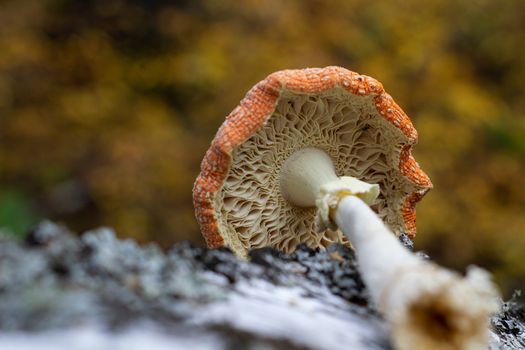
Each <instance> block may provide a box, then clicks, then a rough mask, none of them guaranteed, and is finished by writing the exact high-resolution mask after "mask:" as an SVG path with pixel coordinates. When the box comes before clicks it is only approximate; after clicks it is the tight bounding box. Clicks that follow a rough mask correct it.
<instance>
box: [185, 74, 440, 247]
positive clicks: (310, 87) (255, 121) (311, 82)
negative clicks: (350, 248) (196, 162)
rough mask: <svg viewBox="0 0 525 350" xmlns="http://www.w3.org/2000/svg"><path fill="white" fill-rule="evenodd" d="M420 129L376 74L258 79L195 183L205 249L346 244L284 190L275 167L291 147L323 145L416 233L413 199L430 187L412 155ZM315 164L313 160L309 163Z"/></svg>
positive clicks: (341, 170)
mask: <svg viewBox="0 0 525 350" xmlns="http://www.w3.org/2000/svg"><path fill="white" fill-rule="evenodd" d="M416 142H417V131H416V129H415V128H414V126H413V125H412V122H411V121H410V119H409V118H408V116H407V115H406V114H405V113H404V112H403V110H401V108H400V107H399V106H398V105H397V104H396V103H395V102H394V100H393V99H392V97H391V96H390V95H389V94H387V93H386V92H385V91H384V89H383V86H382V85H381V83H380V82H378V81H377V80H375V79H373V78H370V77H367V76H365V75H360V74H358V73H355V72H352V71H349V70H347V69H344V68H341V67H325V68H307V69H298V70H283V71H278V72H275V73H273V74H270V75H269V76H268V77H267V78H266V79H264V80H262V81H261V82H259V83H258V84H256V85H255V86H254V87H253V88H252V89H251V90H250V91H249V92H248V93H247V94H246V96H245V97H244V99H243V100H242V101H241V102H240V104H239V105H238V106H237V107H236V108H235V109H234V110H233V111H232V112H231V113H230V114H229V115H228V116H227V117H226V120H225V121H224V123H223V124H222V126H221V127H220V129H219V130H218V132H217V134H216V136H215V138H214V139H213V141H212V143H211V147H210V148H209V150H208V151H207V152H206V155H205V157H204V159H203V161H202V164H201V172H200V174H199V176H198V177H197V180H196V182H195V185H194V189H193V201H194V206H195V214H196V217H197V220H198V222H199V224H200V227H201V230H202V234H203V235H204V237H205V239H206V242H207V244H208V246H210V247H219V246H223V245H226V246H229V247H230V248H232V249H233V250H234V251H235V252H236V253H237V254H238V255H240V256H245V255H246V253H247V251H248V250H249V249H251V248H257V247H263V246H272V247H274V248H278V249H281V250H282V251H285V252H290V251H293V250H294V249H295V247H296V245H297V244H299V243H306V244H307V245H308V246H310V247H313V248H316V247H323V246H327V245H328V244H330V243H332V242H340V243H345V244H348V242H346V241H345V238H344V236H343V235H342V234H341V233H340V232H339V231H335V232H334V231H331V230H329V229H327V230H326V231H324V232H321V233H319V232H316V231H317V230H316V227H315V214H316V208H300V207H297V206H294V205H292V204H290V203H289V202H287V201H286V200H285V199H284V198H283V196H282V195H281V193H280V191H279V172H280V168H281V166H282V164H283V163H284V161H285V160H286V159H287V158H288V157H289V156H290V155H291V154H293V153H294V152H295V151H298V150H300V149H303V148H307V147H314V148H319V149H322V150H324V151H325V152H326V153H327V154H328V155H329V156H330V157H331V158H332V161H333V163H334V167H335V170H336V173H337V176H353V177H356V178H358V179H360V180H362V181H366V182H368V183H377V184H379V186H380V189H381V192H380V194H379V196H378V198H377V199H376V202H375V203H374V204H373V205H372V208H373V209H374V210H375V211H376V212H377V213H378V215H379V217H381V219H383V221H384V222H385V223H386V224H387V225H388V226H389V227H390V229H391V230H392V231H393V232H394V233H395V234H397V235H399V234H400V233H401V232H406V233H407V234H408V235H409V236H410V237H412V238H413V237H414V236H415V234H416V214H415V205H416V203H417V202H418V201H419V200H421V198H422V197H423V196H424V195H425V193H426V192H427V191H428V190H429V189H430V188H432V183H431V181H430V179H429V178H428V176H427V175H426V174H425V173H424V172H423V171H422V170H421V169H420V168H419V165H418V163H417V162H416V161H415V159H414V158H413V157H412V154H411V149H412V146H413V145H414V144H416ZM313 166H315V164H314V165H313Z"/></svg>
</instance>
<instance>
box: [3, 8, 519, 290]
mask: <svg viewBox="0 0 525 350" xmlns="http://www.w3.org/2000/svg"><path fill="white" fill-rule="evenodd" d="M0 23H2V25H1V26H0V226H4V227H7V228H10V229H12V230H13V231H22V230H24V229H25V228H27V227H28V226H29V225H30V224H32V223H33V222H34V221H35V220H37V219H38V218H41V217H50V218H52V219H55V220H59V221H63V222H65V223H67V224H68V225H70V226H71V227H72V228H74V229H75V230H79V231H80V230H84V229H87V228H92V227H95V226H99V225H109V226H112V227H115V228H116V230H117V231H118V232H119V234H121V235H122V236H132V237H135V238H138V239H139V240H141V241H148V240H155V241H158V242H160V243H161V244H163V245H165V246H166V245H169V244H171V243H173V242H174V241H177V240H181V239H190V240H193V241H195V242H199V243H202V240H201V238H200V234H199V231H198V227H197V225H196V222H195V220H194V218H193V207H192V204H191V190H192V184H193V180H194V178H195V176H196V175H197V174H198V172H199V164H200V161H201V159H202V156H203V154H204V152H205V150H206V149H207V148H208V145H209V142H210V140H211V139H212V137H213V135H214V133H215V131H216V129H217V127H218V126H219V125H220V124H221V123H222V121H223V119H224V116H226V115H227V114H228V113H229V112H230V111H231V109H233V107H234V106H236V105H237V103H238V101H239V100H240V99H241V98H242V97H243V96H244V94H245V93H246V91H247V90H248V89H249V88H250V87H251V86H252V85H253V84H255V83H256V82H257V81H259V80H261V79H263V78H264V77H265V76H266V75H267V74H269V73H271V72H273V71H276V70H280V69H284V68H302V67H316V66H317V67H321V66H327V65H340V66H343V67H346V68H348V69H351V70H354V71H357V72H359V73H363V74H366V75H370V76H373V77H375V78H376V79H378V80H379V81H381V82H382V83H383V85H384V86H385V88H386V90H387V91H388V92H389V93H390V94H392V95H393V97H394V98H395V99H396V101H397V102H398V103H399V104H400V105H401V106H402V107H403V109H404V110H405V111H406V112H407V114H409V115H410V116H411V118H412V120H413V122H414V124H415V126H416V128H417V129H418V131H419V135H420V144H419V145H417V146H416V148H415V156H416V158H417V159H418V161H419V162H420V164H421V166H422V167H423V169H425V171H426V172H427V173H428V174H429V175H430V177H431V178H432V180H433V182H434V185H435V189H434V190H432V191H431V192H430V193H429V194H428V195H427V197H426V198H425V200H423V202H422V203H421V204H420V205H419V206H418V232H419V234H418V237H417V239H416V246H417V247H418V248H419V249H425V250H427V251H428V252H429V253H430V255H431V256H432V257H433V258H435V259H436V260H438V261H439V262H441V263H442V264H445V265H448V266H451V267H455V268H460V269H461V268H464V267H465V266H466V265H467V264H469V263H477V264H479V265H482V266H485V267H487V268H488V269H490V270H491V271H493V272H494V273H495V274H496V276H497V279H498V282H499V283H500V285H501V286H502V287H503V288H504V289H505V290H506V291H507V292H508V291H510V290H512V289H513V288H523V287H524V286H525V285H524V281H525V264H524V263H523V256H524V254H525V181H524V178H525V84H523V81H524V80H525V45H523V43H525V3H524V2H523V1H521V0H506V1H493V0H469V1H467V0H461V1H446V0H428V1H419V0H397V1H388V2H386V1H375V2H371V1H365V0H346V1H336V0H287V1H284V0H269V1H263V0H245V1H236V0H182V1H176V2H173V1H155V2H152V1H146V0H132V1H123V0H112V1H106V0H89V1H73V0H42V1H37V0H7V1H3V2H1V3H0Z"/></svg>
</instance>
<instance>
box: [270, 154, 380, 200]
mask: <svg viewBox="0 0 525 350" xmlns="http://www.w3.org/2000/svg"><path fill="white" fill-rule="evenodd" d="M327 184H337V186H338V187H337V189H338V190H342V191H344V192H345V193H347V194H355V195H358V196H360V195H361V194H363V195H364V196H363V197H362V198H363V200H365V202H367V203H368V204H371V203H372V202H373V200H374V199H375V198H376V197H377V195H378V194H379V186H378V185H370V184H367V183H366V182H363V181H360V180H358V179H356V178H353V177H351V176H342V177H338V176H337V175H336V173H335V169H334V164H333V162H332V159H331V158H330V156H329V155H328V154H326V152H325V151H323V150H321V149H318V148H313V147H308V148H303V149H301V150H299V151H296V152H295V153H293V154H292V155H291V156H290V157H289V158H288V159H287V160H286V161H285V162H284V164H283V166H282V168H281V173H280V189H281V194H282V195H283V197H284V198H286V200H287V201H288V202H290V203H292V204H293V205H295V206H298V207H303V208H313V207H315V206H316V205H317V199H318V195H319V192H320V189H321V187H322V186H324V185H327Z"/></svg>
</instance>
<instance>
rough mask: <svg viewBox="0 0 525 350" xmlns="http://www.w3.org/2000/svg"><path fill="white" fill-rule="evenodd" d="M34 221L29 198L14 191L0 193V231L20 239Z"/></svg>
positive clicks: (34, 216)
mask: <svg viewBox="0 0 525 350" xmlns="http://www.w3.org/2000/svg"><path fill="white" fill-rule="evenodd" d="M36 219H37V217H36V215H35V213H33V210H32V208H31V203H30V199H29V198H27V197H26V196H24V195H23V194H21V193H19V192H15V191H5V190H4V191H0V231H7V232H8V233H10V234H13V235H15V236H20V237H22V236H24V235H25V234H26V233H27V230H29V228H30V227H31V226H32V225H34V224H35V223H36V221H37V220H36Z"/></svg>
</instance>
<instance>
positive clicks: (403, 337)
mask: <svg viewBox="0 0 525 350" xmlns="http://www.w3.org/2000/svg"><path fill="white" fill-rule="evenodd" d="M281 191H282V193H283V196H284V197H285V198H286V199H287V200H288V201H290V202H291V203H293V204H295V205H297V206H301V207H309V206H314V205H316V206H317V208H318V212H319V214H318V219H319V224H320V229H323V227H330V228H332V229H335V228H339V229H340V230H341V231H342V232H343V234H344V235H346V236H347V237H348V238H349V239H350V241H351V242H352V244H353V246H354V247H355V250H356V254H357V259H358V261H359V267H360V271H361V274H362V278H363V280H364V282H365V284H366V285H367V287H368V289H369V291H370V294H371V298H372V301H373V303H374V304H375V305H376V307H377V308H378V309H379V310H380V311H381V312H382V313H383V315H384V317H385V318H386V319H387V320H388V321H389V323H390V325H391V327H392V340H393V343H394V346H395V347H396V349H403V350H404V349H427V350H428V349H430V350H432V349H443V350H446V349H450V350H452V349H483V348H486V346H487V334H488V320H489V315H490V314H491V313H493V312H496V311H497V309H498V306H499V302H498V300H499V299H498V293H497V291H496V288H495V287H494V285H493V284H492V282H491V280H490V276H489V274H488V273H487V272H486V271H484V270H482V269H480V268H476V267H471V268H469V270H468V273H467V275H466V277H462V276H460V275H459V274H457V273H455V272H452V271H449V270H446V269H444V268H441V267H439V266H438V265H436V264H434V263H431V262H428V261H425V260H423V259H421V258H419V257H417V256H416V255H414V254H413V253H411V252H410V251H409V250H407V249H406V248H405V247H403V245H402V244H401V243H400V242H399V240H398V239H397V238H396V237H395V235H393V234H392V233H391V232H390V230H389V229H388V228H387V227H386V226H385V224H384V223H383V222H382V220H381V219H380V218H379V217H378V216H377V215H376V214H375V213H374V212H373V211H372V209H370V208H369V207H368V205H367V204H371V203H372V202H373V200H374V199H375V198H376V197H377V195H378V193H379V188H378V185H370V184H367V183H364V182H362V181H359V180H357V179H354V178H351V177H341V178H338V177H337V175H336V174H335V171H334V168H333V165H332V163H331V160H330V157H329V156H328V155H327V154H325V153H324V152H323V151H321V150H319V149H314V148H307V149H303V150H301V151H298V152H296V153H295V154H293V155H292V156H291V157H290V158H289V159H288V160H287V162H286V163H285V164H284V166H283V169H282V171H281Z"/></svg>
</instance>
